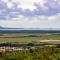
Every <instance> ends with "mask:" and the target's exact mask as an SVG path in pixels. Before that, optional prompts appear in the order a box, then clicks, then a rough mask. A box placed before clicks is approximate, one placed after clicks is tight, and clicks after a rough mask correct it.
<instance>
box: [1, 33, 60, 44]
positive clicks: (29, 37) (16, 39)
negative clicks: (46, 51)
mask: <svg viewBox="0 0 60 60" xmlns="http://www.w3.org/2000/svg"><path fill="white" fill-rule="evenodd" d="M39 40H60V34H48V33H43V34H40V33H39V34H25V33H21V34H0V43H29V42H32V41H39ZM59 43H60V42H59Z"/></svg>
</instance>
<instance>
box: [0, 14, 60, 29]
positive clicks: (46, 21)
mask: <svg viewBox="0 0 60 60" xmlns="http://www.w3.org/2000/svg"><path fill="white" fill-rule="evenodd" d="M59 17H60V14H57V15H55V16H49V17H47V16H39V17H38V16H36V17H31V18H30V17H24V16H20V17H18V18H15V19H13V20H5V21H4V20H0V26H3V27H12V28H13V27H16V28H60V21H59Z"/></svg>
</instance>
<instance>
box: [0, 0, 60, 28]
mask: <svg viewBox="0 0 60 60" xmlns="http://www.w3.org/2000/svg"><path fill="white" fill-rule="evenodd" d="M0 26H3V27H9V28H57V29H60V0H0Z"/></svg>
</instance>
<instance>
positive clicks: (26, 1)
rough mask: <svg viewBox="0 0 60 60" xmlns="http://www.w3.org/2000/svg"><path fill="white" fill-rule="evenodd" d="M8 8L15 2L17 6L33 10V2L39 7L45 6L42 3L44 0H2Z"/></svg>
mask: <svg viewBox="0 0 60 60" xmlns="http://www.w3.org/2000/svg"><path fill="white" fill-rule="evenodd" d="M3 1H4V2H5V3H6V4H7V6H8V8H12V6H13V3H16V4H17V7H18V8H22V9H23V10H24V9H30V10H34V9H36V7H35V6H34V3H36V4H39V5H40V6H41V7H43V8H45V6H44V3H45V0H3Z"/></svg>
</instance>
